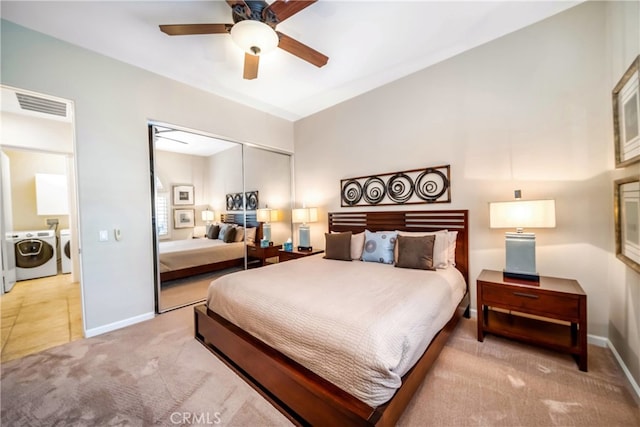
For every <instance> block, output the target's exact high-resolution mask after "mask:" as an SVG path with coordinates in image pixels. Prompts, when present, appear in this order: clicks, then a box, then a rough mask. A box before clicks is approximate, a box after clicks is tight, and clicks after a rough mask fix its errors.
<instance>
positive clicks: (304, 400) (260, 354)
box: [195, 210, 469, 426]
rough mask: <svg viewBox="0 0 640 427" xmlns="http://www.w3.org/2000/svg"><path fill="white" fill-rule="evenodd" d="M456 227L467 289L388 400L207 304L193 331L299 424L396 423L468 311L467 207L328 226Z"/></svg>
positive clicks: (334, 217) (375, 215)
mask: <svg viewBox="0 0 640 427" xmlns="http://www.w3.org/2000/svg"><path fill="white" fill-rule="evenodd" d="M365 229H368V230H370V231H383V230H405V231H436V230H442V229H448V230H451V231H458V240H457V248H456V267H457V268H458V270H460V272H461V273H462V275H463V276H464V278H465V280H466V283H467V292H466V293H465V296H464V297H463V299H462V301H461V303H460V304H459V305H458V308H457V310H456V311H455V313H454V314H453V316H452V317H451V319H450V320H449V321H448V323H447V324H446V325H445V326H444V327H443V328H442V329H441V330H440V332H438V334H436V336H435V337H434V339H433V341H432V342H431V344H429V347H428V348H427V350H426V351H425V353H424V354H423V355H422V357H421V358H420V359H419V360H418V362H417V363H416V364H415V365H414V366H413V368H411V370H409V372H407V373H406V374H405V375H404V376H403V377H402V386H401V387H400V388H399V389H398V390H397V391H396V393H395V394H394V396H393V397H392V398H391V400H389V401H388V402H387V403H385V404H384V405H381V406H379V407H376V408H373V407H370V406H368V405H367V404H365V403H363V402H362V401H360V400H358V399H356V398H355V397H353V396H351V395H349V394H348V393H346V392H345V391H343V390H341V389H339V388H338V387H336V386H335V385H333V384H332V383H330V382H328V381H327V380H325V379H323V378H321V377H320V376H318V375H316V374H315V373H313V372H311V371H309V370H308V369H306V368H305V367H303V366H301V365H300V364H298V363H297V362H295V361H293V360H291V359H290V358H288V357H286V356H284V355H283V354H281V353H280V352H278V351H276V350H274V349H273V348H271V347H269V346H267V345H266V344H264V343H262V342H261V341H260V340H258V339H256V338H254V337H253V336H252V335H250V334H248V333H247V332H245V331H243V330H242V329H240V328H239V327H237V326H235V325H234V324H232V323H230V322H228V321H227V320H225V319H224V318H222V317H221V316H219V315H217V314H216V313H214V312H212V311H211V310H209V309H207V308H206V306H205V305H199V306H196V307H195V337H196V339H197V340H198V341H200V342H201V343H202V344H203V345H204V346H205V347H206V348H207V349H209V350H210V351H211V352H212V353H214V354H215V355H216V356H218V358H220V359H221V360H222V361H223V362H224V363H225V364H227V365H228V366H229V367H230V368H231V369H233V370H234V371H235V372H236V373H237V374H238V375H239V376H240V377H242V378H243V379H244V380H245V381H246V382H247V383H249V384H250V385H251V386H252V387H253V388H254V389H256V390H257V391H258V392H259V393H260V394H261V395H262V396H263V397H264V398H265V399H267V400H268V401H269V402H271V404H272V405H274V406H275V407H276V408H277V409H278V410H280V412H282V413H283V414H284V415H285V416H287V417H288V418H289V419H290V420H291V421H292V422H293V423H294V424H297V425H317V426H324V425H332V426H334V425H335V426H347V425H348V426H393V425H395V423H396V422H397V421H398V419H399V418H400V416H401V415H402V412H403V411H404V409H405V408H406V406H407V405H408V404H409V402H410V401H411V398H412V397H413V395H414V393H415V392H416V390H417V389H418V387H419V386H420V384H421V383H422V381H423V379H424V377H425V376H426V374H427V372H428V370H429V368H430V367H431V366H432V365H433V363H434V362H435V360H436V359H437V357H438V355H439V354H440V351H441V350H442V348H443V347H444V345H445V344H446V342H447V339H448V338H449V335H450V334H451V332H452V331H453V330H454V328H455V327H456V325H457V323H458V320H459V319H460V317H462V316H463V315H464V316H465V317H469V232H468V211H467V210H442V211H398V212H334V213H329V230H330V231H337V232H340V231H353V232H356V233H357V232H361V231H363V230H365Z"/></svg>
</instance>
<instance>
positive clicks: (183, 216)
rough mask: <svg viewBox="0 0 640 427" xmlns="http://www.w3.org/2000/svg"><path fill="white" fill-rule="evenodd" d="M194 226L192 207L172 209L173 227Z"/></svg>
mask: <svg viewBox="0 0 640 427" xmlns="http://www.w3.org/2000/svg"><path fill="white" fill-rule="evenodd" d="M194 226H195V221H194V209H174V210H173V228H193V227H194Z"/></svg>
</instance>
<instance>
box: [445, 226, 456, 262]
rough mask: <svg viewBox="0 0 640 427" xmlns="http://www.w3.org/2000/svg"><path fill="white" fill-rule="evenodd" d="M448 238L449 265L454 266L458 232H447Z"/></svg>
mask: <svg viewBox="0 0 640 427" xmlns="http://www.w3.org/2000/svg"><path fill="white" fill-rule="evenodd" d="M447 236H449V265H453V266H455V265H456V245H457V243H458V232H457V231H448V232H447Z"/></svg>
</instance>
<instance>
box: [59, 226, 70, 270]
mask: <svg viewBox="0 0 640 427" xmlns="http://www.w3.org/2000/svg"><path fill="white" fill-rule="evenodd" d="M70 241H71V232H70V231H69V229H66V228H65V229H63V230H60V252H61V254H60V264H61V268H62V274H67V273H71V243H70Z"/></svg>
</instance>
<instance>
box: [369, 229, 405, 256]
mask: <svg viewBox="0 0 640 427" xmlns="http://www.w3.org/2000/svg"><path fill="white" fill-rule="evenodd" d="M397 237H398V233H396V232H395V231H378V232H376V233H372V232H371V231H369V230H365V232H364V251H362V260H363V261H367V262H380V263H383V264H393V248H394V247H395V244H396V238H397Z"/></svg>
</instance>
